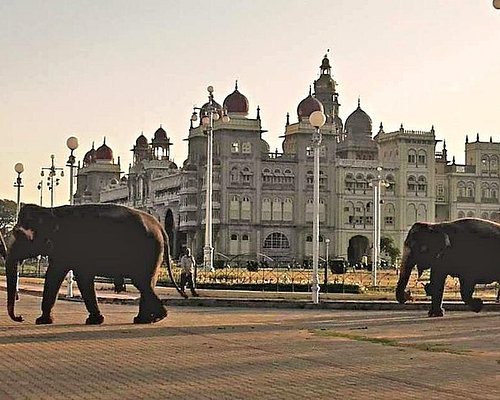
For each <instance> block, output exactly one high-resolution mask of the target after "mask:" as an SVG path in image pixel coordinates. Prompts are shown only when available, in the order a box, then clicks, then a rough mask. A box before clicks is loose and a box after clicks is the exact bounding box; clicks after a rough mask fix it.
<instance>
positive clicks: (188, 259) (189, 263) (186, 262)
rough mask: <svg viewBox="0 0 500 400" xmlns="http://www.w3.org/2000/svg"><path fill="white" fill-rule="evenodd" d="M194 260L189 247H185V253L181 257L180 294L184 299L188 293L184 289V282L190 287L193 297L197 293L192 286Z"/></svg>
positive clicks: (196, 295)
mask: <svg viewBox="0 0 500 400" xmlns="http://www.w3.org/2000/svg"><path fill="white" fill-rule="evenodd" d="M195 263H196V261H195V259H194V257H193V256H192V255H191V249H190V248H189V247H188V248H186V253H185V254H184V255H183V256H182V257H181V270H182V271H181V295H182V297H184V298H185V299H187V298H188V295H187V294H186V292H185V291H184V290H185V288H186V284H187V285H188V286H189V288H190V289H191V294H192V295H193V297H198V296H199V294H198V293H197V292H196V290H195V287H194V279H193V277H194V267H195V265H196V264H195Z"/></svg>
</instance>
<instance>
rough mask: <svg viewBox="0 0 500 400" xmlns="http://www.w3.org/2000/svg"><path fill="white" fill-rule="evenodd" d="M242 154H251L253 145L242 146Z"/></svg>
mask: <svg viewBox="0 0 500 400" xmlns="http://www.w3.org/2000/svg"><path fill="white" fill-rule="evenodd" d="M241 152H242V153H243V154H250V153H251V152H252V143H250V142H244V143H243V144H242V145H241Z"/></svg>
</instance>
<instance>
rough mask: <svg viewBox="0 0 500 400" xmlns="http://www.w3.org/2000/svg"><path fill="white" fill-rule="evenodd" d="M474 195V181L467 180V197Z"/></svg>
mask: <svg viewBox="0 0 500 400" xmlns="http://www.w3.org/2000/svg"><path fill="white" fill-rule="evenodd" d="M474 196H475V187H474V182H467V197H468V198H473V197H474Z"/></svg>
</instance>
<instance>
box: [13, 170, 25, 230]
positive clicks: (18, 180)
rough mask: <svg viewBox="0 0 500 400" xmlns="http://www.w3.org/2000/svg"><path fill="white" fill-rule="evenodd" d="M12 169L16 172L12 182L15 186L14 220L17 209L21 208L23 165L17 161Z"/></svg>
mask: <svg viewBox="0 0 500 400" xmlns="http://www.w3.org/2000/svg"><path fill="white" fill-rule="evenodd" d="M14 171H16V172H17V179H16V181H15V182H14V187H15V188H17V208H16V222H17V218H18V216H19V209H20V208H21V188H22V187H23V181H22V179H21V174H22V173H23V172H24V165H23V164H22V163H17V164H16V165H14Z"/></svg>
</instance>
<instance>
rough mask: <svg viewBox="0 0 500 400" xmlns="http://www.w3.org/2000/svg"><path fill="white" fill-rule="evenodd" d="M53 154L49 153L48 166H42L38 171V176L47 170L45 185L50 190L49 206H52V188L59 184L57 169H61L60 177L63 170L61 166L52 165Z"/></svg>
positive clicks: (62, 174)
mask: <svg viewBox="0 0 500 400" xmlns="http://www.w3.org/2000/svg"><path fill="white" fill-rule="evenodd" d="M54 158H55V156H54V154H51V156H50V160H51V165H50V167H43V168H42V172H41V173H40V176H44V175H45V173H44V171H49V176H48V177H47V187H48V188H49V191H50V208H53V207H54V190H55V187H56V186H57V185H59V178H57V176H56V175H57V171H61V177H63V176H64V171H63V169H62V168H59V167H56V166H55V165H54Z"/></svg>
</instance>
